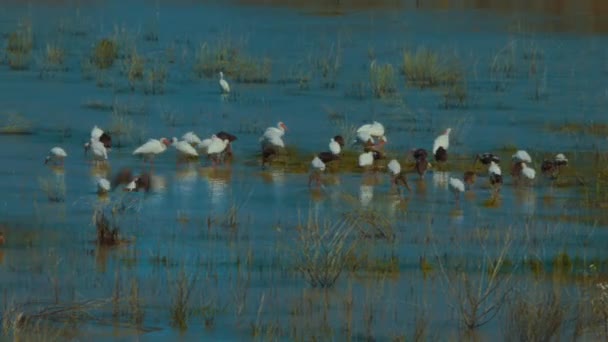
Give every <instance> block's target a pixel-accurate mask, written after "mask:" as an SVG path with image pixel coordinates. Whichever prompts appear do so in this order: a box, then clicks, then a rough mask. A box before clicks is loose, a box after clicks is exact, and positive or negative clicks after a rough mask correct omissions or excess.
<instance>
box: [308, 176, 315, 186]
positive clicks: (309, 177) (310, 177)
mask: <svg viewBox="0 0 608 342" xmlns="http://www.w3.org/2000/svg"><path fill="white" fill-rule="evenodd" d="M313 177H314V175H313V174H312V173H311V174H310V175H308V187H309V188H310V185H311V184H312V179H313Z"/></svg>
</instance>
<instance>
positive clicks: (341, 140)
mask: <svg viewBox="0 0 608 342" xmlns="http://www.w3.org/2000/svg"><path fill="white" fill-rule="evenodd" d="M334 141H335V142H337V143H338V145H340V147H341V148H343V147H344V138H342V136H341V135H336V136H335V137H334Z"/></svg>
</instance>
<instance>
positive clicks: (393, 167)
mask: <svg viewBox="0 0 608 342" xmlns="http://www.w3.org/2000/svg"><path fill="white" fill-rule="evenodd" d="M387 167H388V170H389V171H390V172H391V173H392V174H393V176H396V175H398V174H400V173H401V164H399V162H398V161H397V160H396V159H393V160H391V161H390V162H389V163H388V165H387Z"/></svg>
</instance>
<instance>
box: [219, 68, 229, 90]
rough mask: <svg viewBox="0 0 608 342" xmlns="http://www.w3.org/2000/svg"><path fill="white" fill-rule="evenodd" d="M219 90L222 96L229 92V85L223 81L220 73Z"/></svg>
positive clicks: (222, 75)
mask: <svg viewBox="0 0 608 342" xmlns="http://www.w3.org/2000/svg"><path fill="white" fill-rule="evenodd" d="M220 90H221V91H222V93H224V94H228V93H229V92H230V85H229V84H228V82H227V81H226V80H225V79H224V73H223V72H221V71H220Z"/></svg>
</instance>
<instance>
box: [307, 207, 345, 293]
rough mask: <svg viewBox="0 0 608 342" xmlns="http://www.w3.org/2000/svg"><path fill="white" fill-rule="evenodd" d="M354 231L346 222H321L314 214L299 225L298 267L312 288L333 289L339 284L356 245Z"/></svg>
mask: <svg viewBox="0 0 608 342" xmlns="http://www.w3.org/2000/svg"><path fill="white" fill-rule="evenodd" d="M352 230H353V227H352V226H351V225H350V223H349V222H348V221H347V220H342V221H340V222H337V223H332V222H329V221H326V222H319V219H318V217H317V216H316V215H313V214H312V213H310V214H309V217H308V220H307V222H306V223H305V224H299V225H298V227H297V231H298V241H297V244H296V246H297V248H296V252H295V253H296V255H295V260H296V268H297V269H298V271H300V273H302V274H303V275H304V277H305V278H306V281H307V282H308V284H309V285H310V286H312V287H320V288H330V287H332V286H333V285H334V284H335V283H336V281H337V280H338V277H339V276H340V274H341V273H342V271H343V270H344V268H345V266H346V264H347V262H348V255H349V254H350V253H351V251H352V250H353V249H354V248H355V245H356V239H355V238H353V237H352V236H351V233H352Z"/></svg>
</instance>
